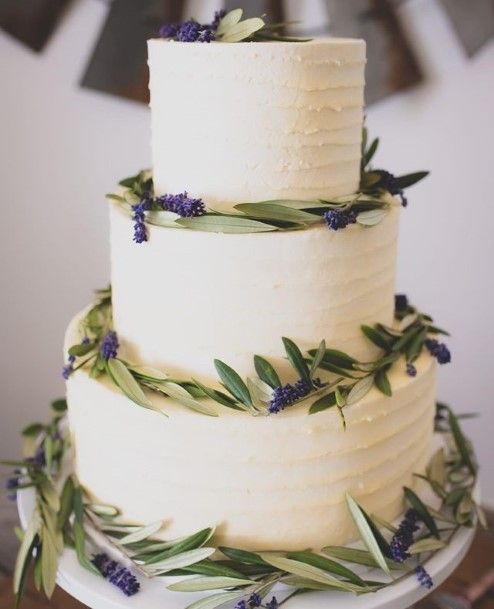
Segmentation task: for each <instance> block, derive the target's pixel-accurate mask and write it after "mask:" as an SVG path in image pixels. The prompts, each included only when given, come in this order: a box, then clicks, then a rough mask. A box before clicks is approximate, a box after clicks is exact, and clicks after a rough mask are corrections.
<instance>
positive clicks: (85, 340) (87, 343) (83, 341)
mask: <svg viewBox="0 0 494 609" xmlns="http://www.w3.org/2000/svg"><path fill="white" fill-rule="evenodd" d="M90 342H91V341H90V340H89V336H85V337H84V338H83V339H82V340H81V344H82V345H89V343H90Z"/></svg>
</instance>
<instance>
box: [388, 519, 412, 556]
mask: <svg viewBox="0 0 494 609" xmlns="http://www.w3.org/2000/svg"><path fill="white" fill-rule="evenodd" d="M417 519H418V514H417V512H416V511H415V510H414V509H408V510H407V511H406V512H405V516H404V518H403V520H402V521H401V523H400V526H399V527H398V530H397V531H396V533H395V534H394V535H393V538H392V539H391V542H390V544H389V550H390V552H391V556H392V558H393V560H394V561H395V562H399V563H402V562H403V561H404V560H406V559H407V558H409V557H410V554H409V553H408V548H409V547H410V546H411V545H412V543H413V534H414V533H415V531H416V530H417V529H418V526H417Z"/></svg>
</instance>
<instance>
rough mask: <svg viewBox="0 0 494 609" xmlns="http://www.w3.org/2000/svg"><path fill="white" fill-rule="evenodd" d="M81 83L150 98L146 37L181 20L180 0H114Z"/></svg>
mask: <svg viewBox="0 0 494 609" xmlns="http://www.w3.org/2000/svg"><path fill="white" fill-rule="evenodd" d="M109 5H110V8H109V12H108V16H107V18H106V21H105V24H104V25H103V28H102V30H101V34H100V37H99V39H98V42H97V43H96V46H95V48H94V50H93V53H92V57H91V59H90V61H89V64H88V66H87V68H86V71H85V74H84V76H83V77H82V80H81V86H83V87H87V88H90V89H96V90H98V91H102V92H104V93H111V94H112V95H118V96H120V97H126V98H129V99H133V100H135V101H140V102H144V103H148V102H149V89H148V79H149V74H148V68H147V45H146V41H147V40H148V39H149V38H152V37H153V36H154V37H156V36H157V32H158V30H159V28H160V26H161V25H162V24H163V23H173V22H176V21H180V20H181V18H182V13H183V6H184V2H183V0H167V2H161V1H160V0H139V2H136V1H135V0H113V1H112V2H111V3H109Z"/></svg>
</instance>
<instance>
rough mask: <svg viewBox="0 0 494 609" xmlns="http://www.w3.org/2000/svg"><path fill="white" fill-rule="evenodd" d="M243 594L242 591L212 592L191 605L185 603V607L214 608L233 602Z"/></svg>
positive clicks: (194, 608) (187, 608)
mask: <svg viewBox="0 0 494 609" xmlns="http://www.w3.org/2000/svg"><path fill="white" fill-rule="evenodd" d="M242 596H244V593H243V592H238V591H237V592H222V593H221V594H213V595H212V596H208V597H206V598H201V599H199V600H198V601H196V602H195V603H192V604H191V605H187V607H186V608H185V609H216V607H220V606H221V605H225V604H226V603H230V602H231V603H233V602H234V601H236V600H239V599H241V598H242Z"/></svg>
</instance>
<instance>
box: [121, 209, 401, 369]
mask: <svg viewBox="0 0 494 609" xmlns="http://www.w3.org/2000/svg"><path fill="white" fill-rule="evenodd" d="M110 222H111V264H112V290H113V295H112V302H113V321H114V328H115V330H116V331H117V333H118V335H119V337H120V338H122V339H123V341H122V342H123V345H125V348H124V349H125V351H123V352H122V356H123V357H124V358H126V359H128V360H130V361H137V362H145V363H146V364H148V365H153V366H157V367H161V368H164V369H166V370H167V371H168V372H170V373H172V374H181V373H185V372H188V373H189V374H193V375H202V376H204V377H209V376H211V375H213V374H214V364H213V360H214V359H215V358H218V359H221V360H223V361H225V362H227V363H228V364H229V365H230V366H232V367H233V368H235V369H236V370H237V371H238V372H239V374H241V375H242V376H245V375H248V374H250V373H252V371H253V364H252V355H253V354H254V353H257V354H259V355H262V356H264V357H267V358H268V359H269V360H270V361H271V362H272V364H273V365H274V366H275V367H276V368H277V369H279V370H280V372H281V373H282V374H283V373H286V372H287V371H289V369H290V368H289V365H288V363H287V362H286V360H285V356H284V350H283V345H282V342H281V337H282V336H288V337H290V338H291V339H293V340H294V341H295V342H296V343H297V344H298V345H299V347H300V348H301V349H302V350H305V349H309V348H312V347H314V346H317V344H318V343H319V341H320V340H321V339H323V338H324V339H325V340H326V343H327V344H328V346H331V347H333V348H337V349H341V350H343V351H346V352H348V353H350V354H351V355H352V356H354V357H356V358H358V359H360V360H361V361H366V360H370V359H372V358H373V357H374V356H375V354H376V348H375V347H373V345H372V344H371V343H370V342H369V341H368V340H366V339H365V337H364V336H363V334H362V332H361V328H360V327H361V325H362V324H374V323H376V322H381V323H384V324H388V325H390V324H391V323H392V320H393V311H394V284H395V264H396V245H397V238H398V224H399V209H398V208H392V209H391V211H390V212H389V213H388V214H387V216H386V218H385V219H384V220H383V221H382V222H381V223H380V224H378V225H377V226H374V227H371V228H363V227H362V226H359V225H352V226H350V227H348V228H347V229H345V230H342V231H335V232H333V231H329V230H327V228H326V227H324V226H318V227H316V228H312V229H307V230H301V231H287V232H283V231H280V232H278V233H271V234H259V233H257V234H256V233H254V234H233V235H232V234H218V233H208V232H196V231H193V230H187V229H167V228H163V227H156V226H148V234H149V240H148V241H147V242H146V243H144V244H136V243H134V242H133V241H132V232H133V229H132V220H131V218H130V217H129V215H128V214H126V212H125V211H124V210H122V209H121V208H120V207H119V206H118V205H115V204H111V212H110Z"/></svg>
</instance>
